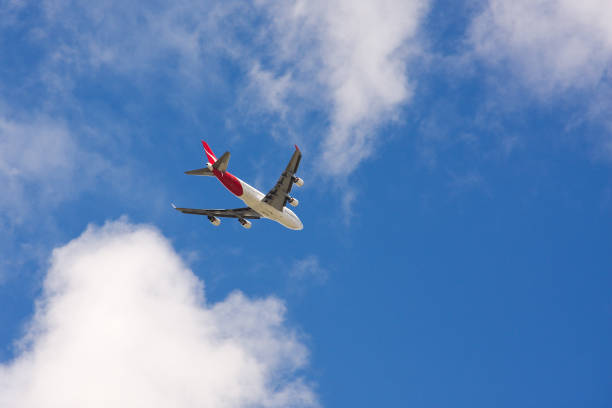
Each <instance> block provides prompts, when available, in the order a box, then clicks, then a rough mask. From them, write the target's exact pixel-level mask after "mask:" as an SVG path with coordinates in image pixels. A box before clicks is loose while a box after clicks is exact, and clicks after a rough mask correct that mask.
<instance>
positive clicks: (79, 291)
mask: <svg viewBox="0 0 612 408" xmlns="http://www.w3.org/2000/svg"><path fill="white" fill-rule="evenodd" d="M284 313H285V307H284V305H283V304H282V302H281V301H279V300H278V299H276V298H273V297H270V298H266V299H249V298H247V297H245V296H244V295H243V294H242V293H240V292H235V293H233V294H231V295H230V296H229V297H228V298H227V299H226V300H224V301H222V302H219V303H216V304H208V303H207V302H206V300H205V299H204V293H203V283H202V282H201V281H200V280H199V279H198V278H197V277H196V276H195V275H194V274H193V273H192V272H191V271H190V270H189V269H187V268H186V266H185V265H184V264H183V262H182V261H181V259H180V258H179V256H178V255H177V254H176V252H175V251H174V249H173V248H172V247H171V245H170V244H169V242H168V241H167V240H166V239H165V238H164V237H163V236H162V235H161V234H160V233H159V232H158V231H157V230H155V229H154V228H152V227H148V226H142V225H131V224H129V223H128V222H126V221H125V220H119V221H116V222H110V223H107V224H106V225H104V226H103V227H101V228H96V227H92V226H90V227H88V228H87V230H86V231H85V232H84V233H83V234H82V235H81V236H80V237H78V238H77V239H75V240H73V241H72V242H70V243H68V244H67V245H65V246H63V247H61V248H57V249H55V250H54V252H53V256H52V258H51V263H50V268H49V271H48V274H47V276H46V279H45V282H44V290H43V294H42V297H41V299H39V301H38V302H37V310H36V314H35V316H34V318H33V320H32V322H31V324H30V325H29V330H28V332H27V335H26V336H25V338H24V339H23V340H22V342H21V351H20V352H19V353H18V355H17V356H16V358H15V359H14V360H13V361H11V362H8V363H5V364H2V365H0V406H2V407H12V408H25V407H32V408H34V407H36V408H38V407H84V406H87V407H108V406H114V407H148V408H151V407H153V408H154V407H170V406H172V407H246V406H248V407H253V406H261V407H278V406H283V407H285V406H316V405H317V402H316V398H315V395H314V393H313V391H312V390H311V389H310V387H309V386H308V385H307V384H306V382H305V381H304V380H303V379H302V378H301V377H299V376H297V375H296V371H297V370H299V369H300V368H302V367H303V366H304V365H305V364H306V362H307V350H306V348H305V347H304V346H303V345H302V344H301V343H300V342H299V340H298V339H297V338H296V335H295V333H294V332H293V331H292V330H290V329H288V328H287V327H286V326H285V324H284V321H283V320H284V318H283V316H284Z"/></svg>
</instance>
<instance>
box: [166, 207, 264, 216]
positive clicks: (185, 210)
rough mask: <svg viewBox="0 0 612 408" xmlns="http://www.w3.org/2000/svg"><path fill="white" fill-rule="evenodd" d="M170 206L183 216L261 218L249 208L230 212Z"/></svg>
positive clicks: (235, 209)
mask: <svg viewBox="0 0 612 408" xmlns="http://www.w3.org/2000/svg"><path fill="white" fill-rule="evenodd" d="M172 206H173V207H174V209H175V210H177V211H180V212H182V213H185V214H198V215H208V216H213V217H226V218H251V219H258V218H261V215H259V213H257V212H255V210H253V209H252V208H250V207H245V208H234V209H232V210H204V209H199V208H177V207H175V206H174V204H173V205H172Z"/></svg>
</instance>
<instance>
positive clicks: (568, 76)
mask: <svg viewBox="0 0 612 408" xmlns="http://www.w3.org/2000/svg"><path fill="white" fill-rule="evenodd" d="M610 21H612V3H611V2H610V1H607V0H582V1H575V0H514V1H504V0H489V1H488V3H487V5H486V7H485V8H484V10H483V11H482V13H480V14H479V15H478V16H477V17H476V18H475V19H474V21H473V22H472V26H471V29H470V43H471V44H472V46H473V48H474V50H475V52H476V54H477V55H478V56H480V57H481V58H483V59H484V60H486V61H489V62H492V63H494V64H502V65H506V64H508V63H509V66H510V67H511V68H512V69H514V70H515V71H516V72H517V73H519V76H520V77H521V78H523V79H524V80H525V81H526V82H527V84H528V85H529V86H530V87H531V89H533V90H534V91H536V92H539V93H540V94H542V95H545V96H546V95H549V94H550V92H558V91H565V90H568V89H582V88H586V87H594V86H597V85H598V82H599V81H601V80H602V79H605V78H606V77H607V75H608V73H607V71H608V69H609V68H610V64H611V63H612V24H610Z"/></svg>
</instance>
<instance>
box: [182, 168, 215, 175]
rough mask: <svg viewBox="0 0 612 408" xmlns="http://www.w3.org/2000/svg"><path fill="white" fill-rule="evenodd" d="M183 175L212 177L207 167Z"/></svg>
mask: <svg viewBox="0 0 612 408" xmlns="http://www.w3.org/2000/svg"><path fill="white" fill-rule="evenodd" d="M185 174H189V175H190V176H214V174H213V172H212V171H210V169H209V168H208V167H202V168H201V169H195V170H189V171H186V172H185Z"/></svg>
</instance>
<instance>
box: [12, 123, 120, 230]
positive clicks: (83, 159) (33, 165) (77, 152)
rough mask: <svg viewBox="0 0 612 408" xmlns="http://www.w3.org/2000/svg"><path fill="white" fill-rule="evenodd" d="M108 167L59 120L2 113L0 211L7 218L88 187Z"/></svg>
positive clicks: (16, 217)
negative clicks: (1, 190)
mask: <svg viewBox="0 0 612 408" xmlns="http://www.w3.org/2000/svg"><path fill="white" fill-rule="evenodd" d="M110 170H111V166H110V164H109V162H108V161H107V160H105V159H103V158H102V157H101V156H100V155H98V154H95V153H93V152H89V151H87V150H85V149H83V148H82V147H81V146H80V144H79V143H78V138H77V137H76V136H75V135H74V134H73V132H72V131H71V130H70V129H69V128H68V126H67V125H66V124H65V123H64V122H63V121H61V120H57V119H53V118H51V117H49V116H47V115H45V114H34V115H26V116H24V117H6V116H0V184H2V186H3V194H2V195H1V196H0V209H2V215H1V216H0V217H2V218H5V220H6V221H7V222H9V221H10V223H11V224H19V223H21V222H22V220H23V217H24V216H26V215H28V214H31V213H32V212H33V211H36V210H39V209H41V208H43V207H44V208H47V209H49V208H52V207H53V206H54V205H57V204H58V203H60V202H62V201H64V200H66V199H67V198H69V197H70V196H73V195H74V194H77V193H79V192H81V191H82V190H83V189H87V188H89V187H90V185H91V182H92V181H93V180H94V179H95V178H96V177H97V176H99V175H100V174H102V173H104V172H107V171H110Z"/></svg>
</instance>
